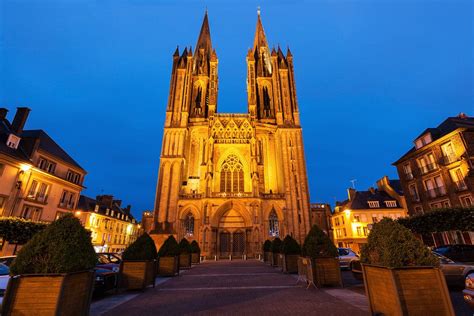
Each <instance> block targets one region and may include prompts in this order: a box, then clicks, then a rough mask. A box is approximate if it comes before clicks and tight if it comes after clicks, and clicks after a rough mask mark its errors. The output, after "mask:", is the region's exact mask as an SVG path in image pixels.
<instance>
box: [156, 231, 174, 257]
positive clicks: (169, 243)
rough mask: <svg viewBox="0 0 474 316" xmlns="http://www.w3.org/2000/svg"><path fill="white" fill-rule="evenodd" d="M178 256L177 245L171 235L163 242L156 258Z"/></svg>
mask: <svg viewBox="0 0 474 316" xmlns="http://www.w3.org/2000/svg"><path fill="white" fill-rule="evenodd" d="M175 256H179V245H178V242H177V241H176V239H175V238H174V237H173V235H170V236H169V237H168V239H166V240H165V242H164V243H163V245H162V246H161V247H160V250H159V251H158V257H175Z"/></svg>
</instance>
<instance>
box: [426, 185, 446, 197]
mask: <svg viewBox="0 0 474 316" xmlns="http://www.w3.org/2000/svg"><path fill="white" fill-rule="evenodd" d="M426 193H427V194H428V196H429V197H430V198H432V199H433V198H437V197H440V196H443V195H446V189H445V188H444V187H437V188H434V189H430V190H426Z"/></svg>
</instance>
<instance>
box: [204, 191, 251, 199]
mask: <svg viewBox="0 0 474 316" xmlns="http://www.w3.org/2000/svg"><path fill="white" fill-rule="evenodd" d="M211 196H212V197H221V198H229V197H233V198H242V197H251V196H252V193H251V192H215V193H212V194H211Z"/></svg>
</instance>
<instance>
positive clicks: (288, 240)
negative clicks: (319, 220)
mask: <svg viewBox="0 0 474 316" xmlns="http://www.w3.org/2000/svg"><path fill="white" fill-rule="evenodd" d="M281 253H284V254H285V255H300V254H301V247H300V245H299V244H298V242H297V241H296V240H295V239H294V238H293V237H291V236H290V235H286V237H285V239H283V243H282V245H281Z"/></svg>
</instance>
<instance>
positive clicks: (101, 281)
mask: <svg viewBox="0 0 474 316" xmlns="http://www.w3.org/2000/svg"><path fill="white" fill-rule="evenodd" d="M94 270H95V283H94V294H95V295H100V294H103V293H104V292H107V291H110V290H113V289H115V287H116V286H117V280H118V273H117V272H114V271H112V270H110V269H103V268H99V267H96V268H95V269H94Z"/></svg>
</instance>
